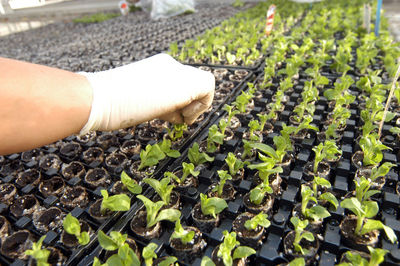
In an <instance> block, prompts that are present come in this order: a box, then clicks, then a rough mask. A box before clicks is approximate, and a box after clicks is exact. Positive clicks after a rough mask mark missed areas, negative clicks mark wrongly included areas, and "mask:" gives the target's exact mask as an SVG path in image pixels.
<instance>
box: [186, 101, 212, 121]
mask: <svg viewBox="0 0 400 266" xmlns="http://www.w3.org/2000/svg"><path fill="white" fill-rule="evenodd" d="M209 106H210V105H208V104H204V103H202V102H201V101H193V102H192V103H190V104H189V105H188V106H186V107H185V108H183V109H182V115H183V118H184V120H185V123H186V124H188V125H191V124H193V122H194V121H195V120H196V119H197V118H198V117H199V116H200V115H201V114H202V113H204V112H205V111H206V110H207V109H208V107H209Z"/></svg>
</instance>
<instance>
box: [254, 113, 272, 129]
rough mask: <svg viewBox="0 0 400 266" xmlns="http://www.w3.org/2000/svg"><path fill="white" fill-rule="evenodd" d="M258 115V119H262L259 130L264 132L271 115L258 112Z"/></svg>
mask: <svg viewBox="0 0 400 266" xmlns="http://www.w3.org/2000/svg"><path fill="white" fill-rule="evenodd" d="M257 116H258V119H259V120H260V126H259V128H258V130H260V131H261V132H264V127H265V124H266V123H267V121H268V119H269V115H268V114H257Z"/></svg>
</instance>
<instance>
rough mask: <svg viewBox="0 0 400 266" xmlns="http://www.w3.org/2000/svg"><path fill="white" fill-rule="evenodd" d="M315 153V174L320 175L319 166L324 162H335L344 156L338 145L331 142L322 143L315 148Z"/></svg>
mask: <svg viewBox="0 0 400 266" xmlns="http://www.w3.org/2000/svg"><path fill="white" fill-rule="evenodd" d="M313 151H314V152H315V159H314V166H313V173H314V174H317V173H318V166H319V164H320V163H321V162H322V161H323V160H335V159H337V158H338V157H339V156H340V155H341V154H342V151H341V150H339V148H338V147H337V145H336V143H335V142H334V141H331V140H325V142H324V143H320V144H319V145H318V146H316V147H314V148H313Z"/></svg>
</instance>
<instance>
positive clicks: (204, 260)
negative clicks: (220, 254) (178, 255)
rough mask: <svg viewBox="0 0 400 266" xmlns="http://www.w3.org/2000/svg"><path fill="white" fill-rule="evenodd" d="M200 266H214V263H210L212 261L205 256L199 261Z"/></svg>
mask: <svg viewBox="0 0 400 266" xmlns="http://www.w3.org/2000/svg"><path fill="white" fill-rule="evenodd" d="M200 266H215V263H214V262H213V261H212V259H210V258H209V257H207V256H204V257H203V258H202V259H201V264H200Z"/></svg>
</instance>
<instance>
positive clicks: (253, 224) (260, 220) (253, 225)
mask: <svg viewBox="0 0 400 266" xmlns="http://www.w3.org/2000/svg"><path fill="white" fill-rule="evenodd" d="M270 225H271V222H270V221H269V220H268V215H267V214H265V213H263V212H260V213H259V214H257V215H256V216H254V217H253V218H251V219H249V220H247V221H246V222H245V223H244V227H246V229H247V230H249V231H254V230H256V229H257V228H258V227H259V226H260V227H264V228H268V227H269V226H270Z"/></svg>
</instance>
